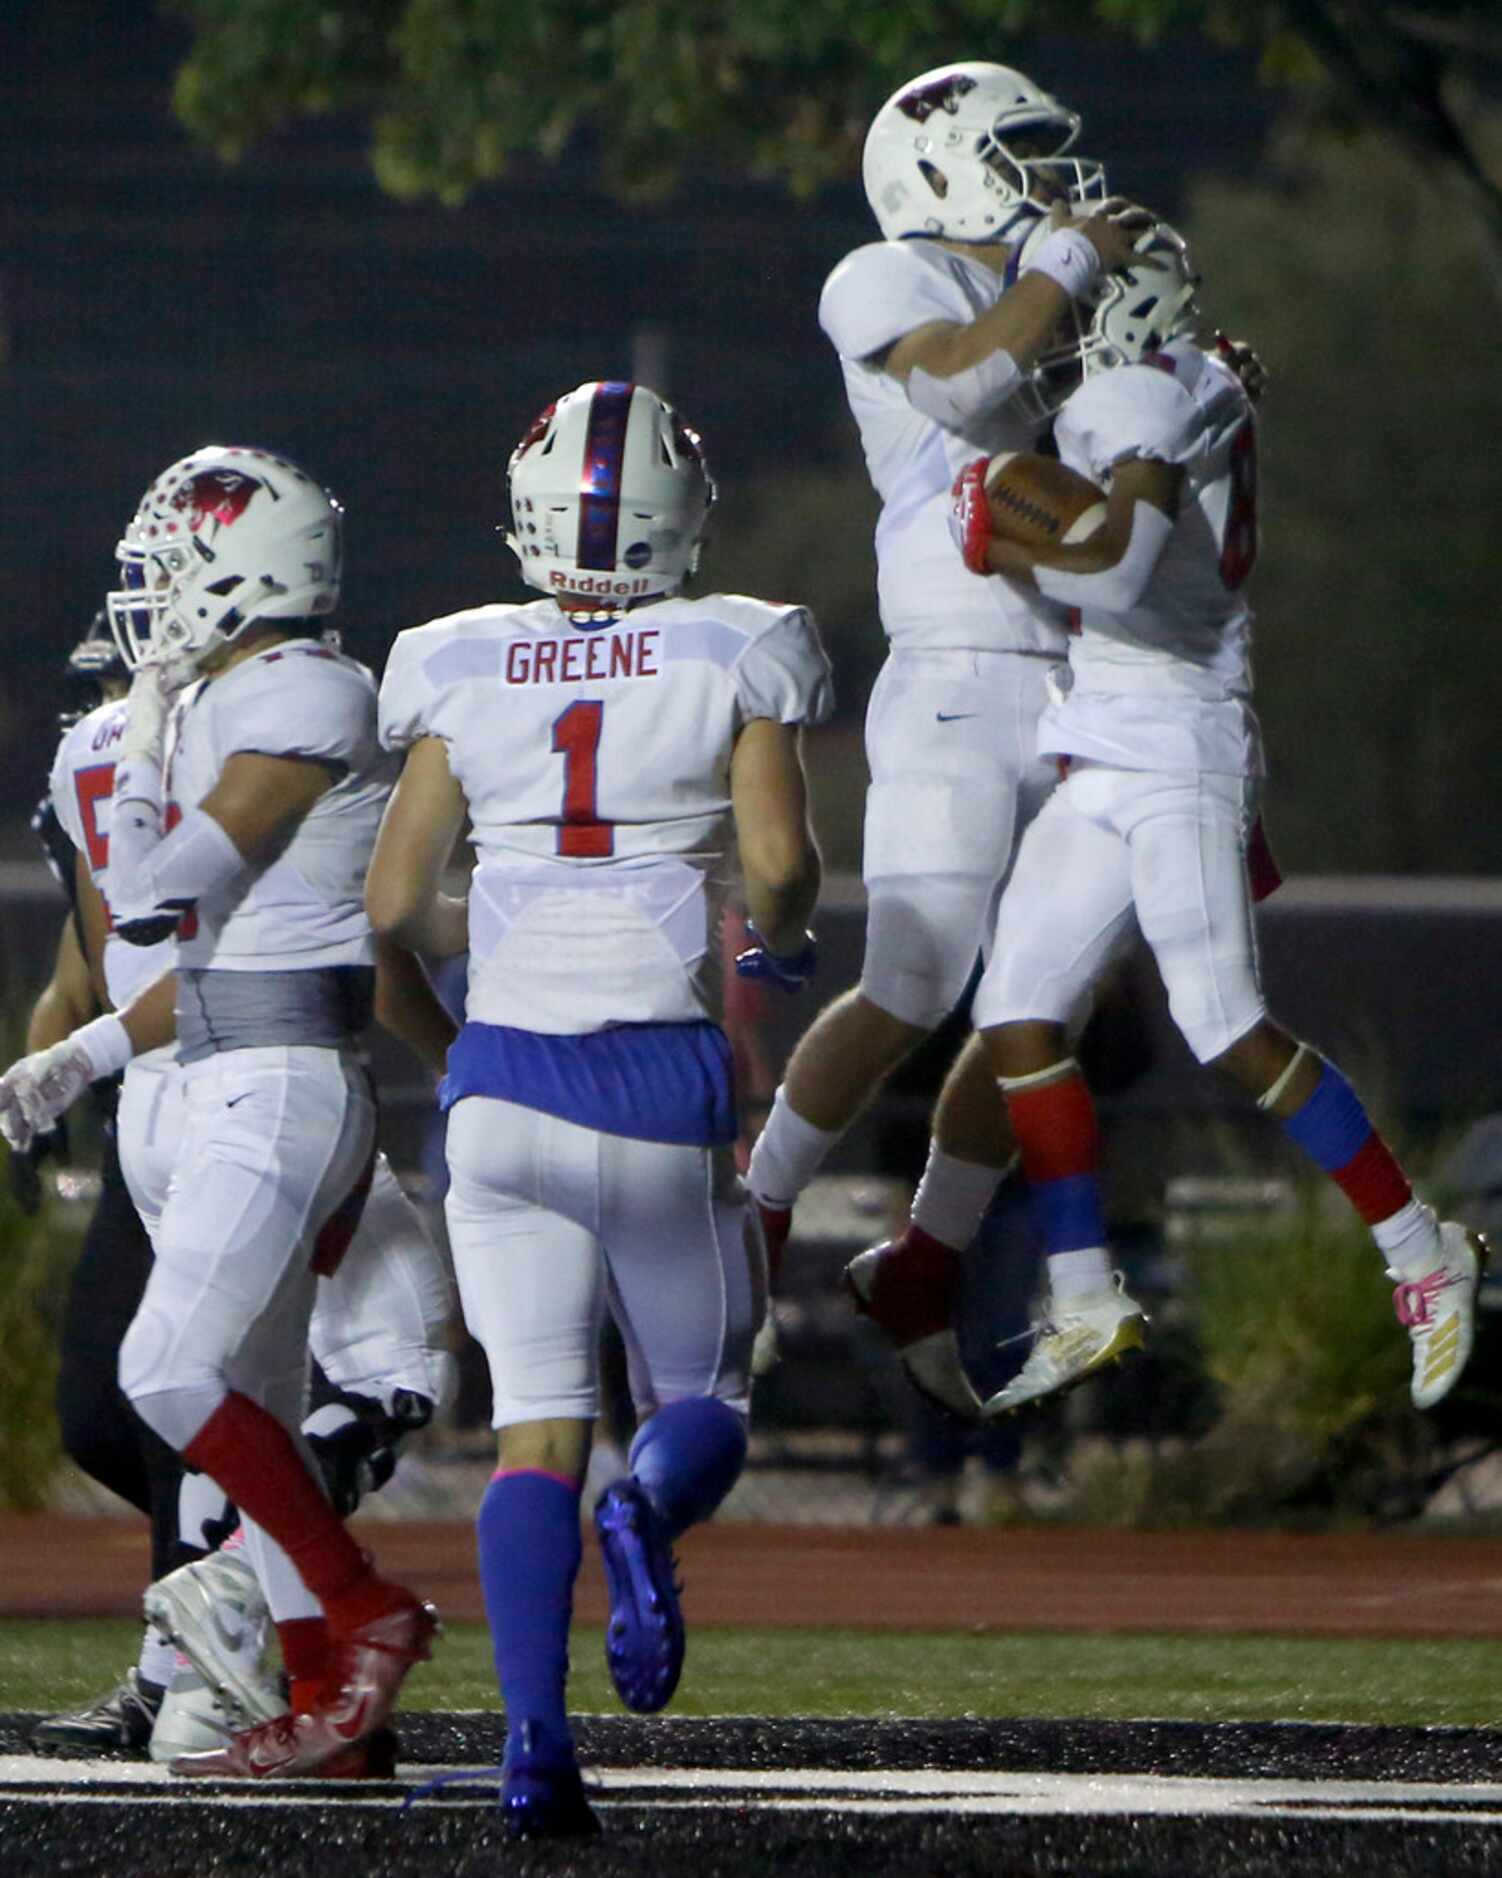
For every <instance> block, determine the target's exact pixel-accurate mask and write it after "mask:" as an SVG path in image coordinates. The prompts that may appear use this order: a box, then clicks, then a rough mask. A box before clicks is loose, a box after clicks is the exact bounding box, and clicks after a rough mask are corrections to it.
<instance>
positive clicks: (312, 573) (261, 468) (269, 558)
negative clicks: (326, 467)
mask: <svg viewBox="0 0 1502 1878" xmlns="http://www.w3.org/2000/svg"><path fill="white" fill-rule="evenodd" d="M342 522H343V510H342V509H341V508H340V506H339V504H338V503H337V502H336V501H335V500H334V499H333V497H332V496H331V495H329V493H328V492H327V490H325V489H323V488H321V487H320V486H319V484H317V483H316V482H314V480H313V479H312V477H311V476H309V475H308V474H307V472H306V471H305V470H301V469H299V468H298V467H297V465H296V464H295V463H289V462H288V461H287V460H286V458H284V457H279V456H273V455H271V454H270V452H268V451H265V450H252V449H244V448H239V447H229V446H226V445H223V444H208V445H205V447H204V448H203V449H201V450H195V451H194V453H193V454H192V455H191V456H187V457H184V458H183V459H182V460H181V461H180V462H178V463H174V464H173V465H172V466H171V467H170V468H169V469H165V470H163V471H162V473H161V475H160V476H158V477H157V479H156V481H155V482H154V483H152V485H151V487H150V488H149V489H148V490H147V491H146V494H145V495H144V496H143V497H142V498H141V504H140V507H139V508H138V509H137V510H136V513H135V515H134V516H133V517H132V518H131V520H130V522H129V523H128V524H127V526H126V529H125V533H124V535H123V536H122V537H121V540H120V543H119V545H118V546H117V548H116V549H115V557H116V559H117V561H118V562H119V565H120V583H121V584H120V588H119V590H117V591H116V592H114V593H111V594H109V595H108V596H107V602H106V604H107V606H108V609H109V619H110V628H111V630H112V631H113V633H114V635H115V643H116V644H117V645H118V646H119V648H120V656H121V657H122V658H123V659H124V660H125V663H126V665H127V666H129V667H130V669H131V670H132V671H134V670H135V668H136V667H137V666H139V665H145V664H152V665H163V666H168V667H171V668H172V669H173V670H174V672H175V673H176V675H177V676H178V678H179V679H180V680H183V679H185V678H186V677H188V676H191V675H192V673H193V672H195V671H197V670H198V668H199V667H200V666H201V665H202V663H203V661H204V659H205V658H207V657H208V656H209V654H210V653H212V652H214V651H215V650H217V649H218V648H219V647H220V646H223V645H227V644H229V643H231V642H232V641H233V640H234V639H236V638H237V637H238V636H239V635H240V634H241V633H242V632H244V631H245V629H246V628H247V627H248V626H252V625H255V624H257V623H259V622H261V621H273V622H275V621H282V620H304V619H311V618H314V617H316V616H317V615H319V614H323V613H328V612H331V611H332V610H333V608H334V607H335V606H336V605H337V604H338V600H339V581H340V575H341V571H342Z"/></svg>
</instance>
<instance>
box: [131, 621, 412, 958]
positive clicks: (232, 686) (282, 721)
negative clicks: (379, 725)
mask: <svg viewBox="0 0 1502 1878" xmlns="http://www.w3.org/2000/svg"><path fill="white" fill-rule="evenodd" d="M172 739H173V741H172V742H171V744H170V745H169V750H168V756H167V764H166V770H165V794H166V798H167V821H168V824H169V825H171V824H172V823H174V822H176V820H177V819H178V817H179V816H180V815H181V814H182V813H183V811H185V810H187V809H189V808H194V807H196V806H197V805H198V804H199V803H200V802H202V800H203V799H204V797H205V796H206V795H207V794H208V793H209V791H210V790H211V789H212V788H213V787H214V784H215V783H216V782H217V781H218V780H219V776H220V773H221V772H222V770H223V768H224V765H225V764H226V763H227V762H228V760H229V759H230V757H232V756H235V755H237V754H239V753H241V752H255V753H256V754H257V755H261V756H286V757H298V758H303V759H306V760H309V761H316V762H319V763H323V764H326V765H327V766H328V767H329V768H330V769H331V770H333V771H334V772H335V773H336V775H337V778H338V780H337V781H336V782H335V783H334V784H333V785H332V787H331V788H329V789H327V790H325V792H324V793H323V794H322V795H321V796H320V797H319V798H318V800H317V801H316V802H315V803H314V804H313V806H312V808H311V809H310V810H309V811H308V813H307V814H306V815H305V816H304V817H303V819H302V821H301V822H299V823H298V825H297V828H296V830H295V831H294V832H293V835H292V838H291V840H290V841H289V842H288V843H287V844H286V846H285V847H283V848H282V849H280V850H279V851H278V853H277V855H276V858H275V859H274V860H273V861H272V862H271V863H270V865H269V866H267V867H266V868H264V869H263V870H262V871H261V872H260V873H258V874H256V875H255V876H254V877H253V878H250V879H248V880H242V881H241V882H240V883H238V884H237V885H236V886H234V887H233V888H231V889H229V890H228V891H226V892H224V893H221V894H218V895H206V896H205V897H204V898H202V899H200V900H199V901H198V902H197V903H196V905H195V906H194V908H193V911H192V912H191V913H189V914H188V915H187V916H186V917H185V918H184V920H183V922H182V925H181V927H180V928H179V930H178V935H177V962H178V964H179V965H183V966H188V967H212V968H213V969H214V970H215V971H231V972H270V971H301V970H307V969H310V968H313V967H318V966H333V965H371V964H373V963H374V962H375V942H374V939H373V937H372V935H371V930H370V922H369V920H367V918H366V917H365V870H366V867H367V866H368V864H369V861H370V852H371V849H372V848H373V847H374V845H375V838H376V831H377V829H378V828H379V827H380V824H381V814H382V811H383V810H384V808H385V806H386V798H387V797H388V796H389V795H390V793H391V784H392V780H393V777H394V774H395V769H394V765H393V764H392V763H391V761H390V759H389V758H388V757H386V756H385V755H384V754H383V752H382V750H381V747H380V744H379V742H378V741H377V738H376V692H375V681H374V680H373V679H372V677H371V675H370V673H369V672H368V671H367V670H366V669H365V667H364V666H363V665H360V664H357V663H356V661H355V660H354V659H351V658H346V657H345V656H344V654H343V653H341V652H336V651H334V650H333V649H332V647H330V646H326V645H324V644H322V643H321V642H320V641H318V640H315V639H291V640H287V641H284V642H283V643H282V644H280V645H277V646H273V647H270V648H268V649H267V650H266V651H264V652H258V653H257V654H255V656H254V657H252V658H248V659H245V660H243V661H242V662H241V663H240V664H238V665H233V666H231V667H230V669H229V670H228V671H227V672H223V673H221V674H220V675H218V676H217V677H213V678H207V679H204V680H202V681H200V682H199V683H198V684H196V685H194V686H193V687H192V689H191V690H189V691H187V692H186V693H184V695H183V698H182V700H181V702H180V703H179V704H178V705H177V707H176V710H175V711H174V713H173V723H172Z"/></svg>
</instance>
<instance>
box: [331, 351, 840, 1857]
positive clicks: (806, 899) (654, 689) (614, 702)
mask: <svg viewBox="0 0 1502 1878" xmlns="http://www.w3.org/2000/svg"><path fill="white" fill-rule="evenodd" d="M509 485H510V496H511V509H512V531H511V533H510V535H509V537H508V539H509V541H510V544H511V546H512V548H513V549H514V550H515V551H516V554H517V556H518V558H519V560H520V562H521V567H522V574H523V577H524V578H525V580H526V581H527V582H528V584H529V585H530V586H533V587H535V588H537V589H538V590H539V591H540V592H541V593H542V594H543V595H544V596H546V597H545V598H542V599H538V600H534V601H532V602H531V603H530V604H526V605H520V606H514V605H487V606H479V607H475V608H473V609H471V610H468V611H466V612H462V613H457V614H454V615H452V616H451V617H449V618H446V619H440V620H436V621H434V622H432V623H431V624H430V625H427V626H422V627H418V628H416V629H414V630H413V631H410V632H405V633H403V634H401V636H400V637H399V638H398V639H397V641H396V644H395V646H394V648H393V649H392V653H391V657H390V660H389V661H388V664H387V667H386V672H385V677H384V679H383V681H382V685H381V716H380V722H381V737H382V740H383V742H384V743H385V744H386V746H387V747H388V748H389V749H393V750H402V751H405V752H406V753H407V754H406V766H405V768H404V770H403V772H402V776H401V780H400V782H399V783H398V785H397V789H396V793H395V795H394V796H393V798H392V801H391V806H390V808H389V809H388V811H387V813H386V817H385V820H384V822H383V825H382V828H381V834H380V838H379V840H378V842H377V844H376V852H375V858H374V860H373V861H372V863H371V868H370V876H369V880H368V883H367V888H366V897H367V904H368V906H369V909H370V915H371V919H372V921H373V922H374V924H375V926H376V929H377V931H380V932H384V933H387V934H389V935H391V936H392V937H394V938H396V939H397V940H399V941H400V942H401V943H403V944H405V945H407V946H410V947H413V948H416V949H418V950H420V951H422V952H424V953H434V954H439V955H443V954H453V953H455V952H458V951H462V950H464V949H465V948H466V946H467V947H468V950H469V994H468V1003H467V1021H466V1024H465V1027H464V1029H463V1031H462V1032H461V1034H460V1037H459V1040H458V1042H457V1043H456V1044H455V1045H454V1048H453V1049H452V1050H451V1052H450V1054H449V1072H448V1077H447V1079H446V1081H445V1084H444V1088H443V1094H442V1101H443V1104H444V1106H445V1107H446V1108H447V1111H448V1145H447V1153H448V1162H449V1168H450V1174H451V1184H450V1188H449V1193H448V1199H447V1202H446V1207H447V1215H448V1225H449V1237H450V1241H451V1243H452V1246H453V1251H454V1262H455V1267H456V1271H457V1274H458V1279H459V1289H460V1298H461V1301H462V1304H463V1308H464V1314H465V1318H466V1320H467V1322H468V1324H469V1328H470V1330H471V1331H472V1333H473V1334H474V1336H475V1337H476V1338H477V1339H478V1340H479V1341H480V1343H481V1344H483V1346H484V1348H485V1353H486V1355H487V1357H488V1358H489V1363H490V1374H491V1380H492V1385H493V1388H494V1422H495V1426H496V1428H497V1430H498V1466H497V1471H496V1473H495V1475H494V1477H493V1479H492V1481H491V1483H490V1486H489V1489H488V1490H487V1492H486V1494H485V1497H484V1500H483V1502H482V1504H481V1507H480V1511H479V1516H478V1521H477V1526H478V1543H479V1561H480V1576H481V1581H482V1585H483V1589H484V1595H485V1605H486V1611H487V1614H488V1616H489V1620H490V1628H491V1634H492V1637H493V1639H494V1645H495V1660H496V1668H497V1673H498V1677H499V1682H500V1687H501V1693H502V1696H503V1699H504V1702H505V1708H506V1721H507V1742H506V1754H505V1767H504V1775H503V1783H502V1788H501V1805H502V1812H503V1818H504V1822H505V1826H506V1829H507V1831H508V1832H510V1833H512V1834H514V1835H516V1836H518V1837H563V1836H575V1835H585V1834H589V1833H592V1832H596V1831H598V1829H599V1828H598V1822H597V1820H596V1818H595V1815H594V1814H593V1812H592V1810H591V1808H590V1806H589V1804H588V1802H587V1800H586V1798H585V1796H584V1792H583V1788H582V1785H581V1782H580V1777H579V1772H578V1767H577V1764H576V1761H575V1755H574V1747H573V1742H572V1738H571V1735H570V1732H569V1725H568V1718H567V1714H566V1710H565V1700H564V1679H565V1674H566V1670H567V1661H568V1634H569V1621H570V1610H571V1604H572V1593H573V1584H574V1579H575V1575H576V1573H577V1571H578V1568H579V1562H580V1508H579V1496H580V1490H581V1486H582V1483H583V1480H584V1475H585V1466H586V1462H587V1459H588V1455H589V1449H590V1439H591V1433H592V1428H593V1421H594V1417H595V1415H596V1413H597V1408H598V1402H597V1378H596V1348H597V1340H598V1332H599V1328H600V1324H601V1320H602V1316H603V1313H604V1312H605V1310H606V1309H607V1308H608V1309H609V1310H610V1311H611V1312H612V1314H613V1315H614V1316H615V1318H616V1321H617V1322H618V1324H619V1325H620V1328H621V1331H622V1334H623V1337H624V1339H625V1343H626V1348H627V1352H628V1358H629V1365H630V1376H631V1386H632V1393H633V1396H634V1398H635V1402H636V1407H637V1412H638V1417H639V1424H638V1430H637V1434H636V1437H635V1440H634V1441H633V1443H632V1445H631V1449H630V1457H629V1462H630V1472H629V1474H628V1475H627V1476H626V1477H625V1478H624V1479H623V1480H621V1481H620V1482H618V1483H616V1484H615V1485H614V1486H611V1487H609V1488H607V1489H606V1491H605V1493H604V1494H603V1495H602V1496H601V1498H600V1500H599V1502H598V1504H597V1505H596V1507H595V1524H596V1528H597V1531H598V1535H599V1540H600V1544H601V1548H602V1551H603V1555H604V1563H605V1570H606V1576H607V1579H608V1583H609V1590H610V1606H611V1608H610V1620H609V1625H608V1629H607V1635H606V1657H607V1662H608V1666H609V1669H610V1674H611V1677H612V1680H613V1681H614V1683H615V1687H616V1689H617V1692H618V1693H619V1695H620V1697H621V1699H622V1701H623V1702H624V1703H625V1704H626V1706H627V1707H628V1708H631V1709H634V1710H637V1711H638V1712H643V1713H647V1712H651V1711H653V1710H656V1709H660V1708H661V1707H662V1706H663V1705H664V1703H666V1702H667V1701H668V1699H669V1698H670V1697H671V1695H672V1693H673V1690H674V1687H675V1685H676V1683H677V1681H678V1677H679V1673H680V1670H681V1666H682V1661H683V1650H684V1637H683V1624H682V1617H681V1612H680V1609H679V1603H678V1592H677V1587H676V1584H675V1582H674V1565H673V1556H672V1550H671V1547H672V1543H673V1541H674V1540H675V1539H676V1538H677V1536H678V1535H679V1534H680V1533H681V1532H682V1531H683V1530H684V1529H685V1528H686V1527H688V1526H689V1525H691V1524H693V1523H694V1522H695V1521H698V1520H702V1519H705V1518H707V1517H708V1516H709V1515H710V1514H711V1513H712V1512H713V1511H714V1509H715V1508H716V1507H717V1506H718V1505H719V1503H720V1501H721V1500H722V1499H723V1498H724V1496H725V1494H726V1493H728V1492H729V1490H730V1488H731V1486H732V1485H733V1484H734V1482H735V1480H736V1477H737V1475H738V1474H739V1472H740V1469H741V1466H742V1463H743V1461H744V1458H745V1453H746V1423H747V1415H748V1410H749V1398H750V1373H749V1360H750V1351H751V1343H752V1337H753V1333H754V1331H755V1329H756V1326H757V1322H758V1320H759V1318H760V1316H761V1314H762V1312H763V1310H764V1308H765V1285H764V1278H763V1274H762V1270H761V1265H762V1261H761V1258H760V1247H759V1244H757V1243H756V1242H755V1240H754V1238H753V1239H752V1240H748V1237H747V1228H748V1224H749V1223H750V1221H749V1218H748V1214H747V1210H746V1207H745V1204H744V1198H743V1194H742V1191H741V1188H740V1183H739V1180H738V1178H737V1176H736V1172H735V1161H734V1149H735V1141H736V1105H735V1099H734V1091H733V1087H732V1080H731V1069H730V1062H731V1057H730V1046H729V1044H728V1043H727V1041H726V1038H725V1034H724V1031H723V1029H722V1028H721V1025H720V1022H719V1017H720V1011H721V991H720V985H719V982H718V981H719V977H720V960H721V947H720V943H719V927H720V921H721V917H722V912H723V904H724V900H725V896H726V894H727V892H728V891H729V890H730V889H731V888H732V887H733V885H734V884H735V877H736V872H737V855H738V857H739V872H740V877H741V880H742V882H743V886H744V894H745V900H746V904H747V907H748V909H749V912H750V916H751V920H752V921H753V923H754V925H755V928H756V931H757V933H758V935H759V944H760V946H761V947H762V948H763V949H764V953H765V955H766V956H767V957H768V958H769V959H770V960H771V961H773V962H775V963H777V964H779V965H780V967H781V969H783V970H785V971H786V972H787V973H789V974H790V975H796V976H800V977H801V976H804V975H806V974H807V972H808V971H809V969H811V965H812V947H811V942H810V941H809V940H808V938H807V937H806V926H807V922H808V919H809V916H810V913H811V910H812V907H813V904H814V900H815V896H816V894H817V891H818V884H819V863H818V855H817V851H816V849H815V847H814V844H813V839H812V836H811V833H810V830H809V826H808V817H807V808H806V792H805V781H804V774H803V767H802V760H801V756H800V752H799V732H800V727H801V726H802V725H804V724H816V723H818V722H819V721H820V720H821V719H822V718H823V717H824V716H825V715H826V714H827V712H828V710H829V708H830V689H829V670H828V663H827V661H826V659H825V657H824V653H823V650H822V648H821V646H820V644H819V640H818V636H817V633H816V631H815V628H814V625H813V622H812V620H811V619H810V617H809V615H808V614H807V613H806V612H805V611H804V610H803V609H802V608H801V607H797V606H775V605H768V604H766V603H764V602H762V601H760V600H752V599H746V598H743V597H741V596H738V595H737V596H732V595H725V594H710V595H707V596H705V597H703V598H690V597H687V596H685V595H684V594H683V593H682V591H681V589H682V586H683V583H684V581H685V580H686V578H687V577H688V575H689V574H690V573H691V572H692V570H693V568H694V567H695V565H696V562H697V559H698V552H699V542H700V536H701V533H702V531H703V528H704V523H705V517H706V514H707V512H708V508H709V505H710V501H711V499H712V495H713V486H712V484H711V481H710V478H709V473H708V470H707V468H706V465H705V461H704V457H703V453H702V450H701V447H700V444H699V440H698V438H697V437H696V436H695V435H694V433H693V432H692V431H690V430H689V429H687V428H686V427H685V425H684V424H683V423H682V422H681V420H680V419H679V418H678V417H677V415H676V414H675V413H674V412H673V411H672V410H671V409H670V408H669V407H668V406H667V405H666V404H664V403H663V401H662V400H661V399H660V398H658V397H657V396H656V395H655V394H654V393H653V392H651V391H649V390H647V389H646V388H645V387H644V386H640V385H631V384H627V383H620V382H600V383H590V384H585V385H581V386H579V387H578V389H576V390H574V391H572V392H570V393H569V394H568V395H567V396H565V397H563V398H560V399H559V400H558V402H557V403H556V404H555V405H552V406H550V407H549V408H548V410H546V411H545V412H544V413H543V414H542V416H541V417H539V418H538V420H537V421H536V423H534V424H533V426H532V427H531V429H530V430H529V431H528V432H527V434H526V436H525V437H524V438H523V439H522V441H521V443H520V444H519V445H518V447H517V449H516V451H515V453H514V455H513V456H512V459H511V464H510V471H509ZM466 815H467V816H468V817H469V819H470V822H471V826H472V839H473V842H474V848H475V855H476V865H475V869H474V872H473V875H472V877H471V881H470V888H469V894H468V898H467V901H466V900H455V899H453V898H450V897H448V896H446V895H444V894H443V893H442V892H441V890H440V882H441V878H442V873H443V869H444V867H445V865H446V864H447V862H448V859H449V855H450V850H451V849H452V847H453V844H454V840H455V837H456V836H457V835H458V833H459V831H460V828H461V825H462V824H463V822H464V820H465V817H466ZM753 1233H754V1227H753ZM753 1246H754V1252H753Z"/></svg>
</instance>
